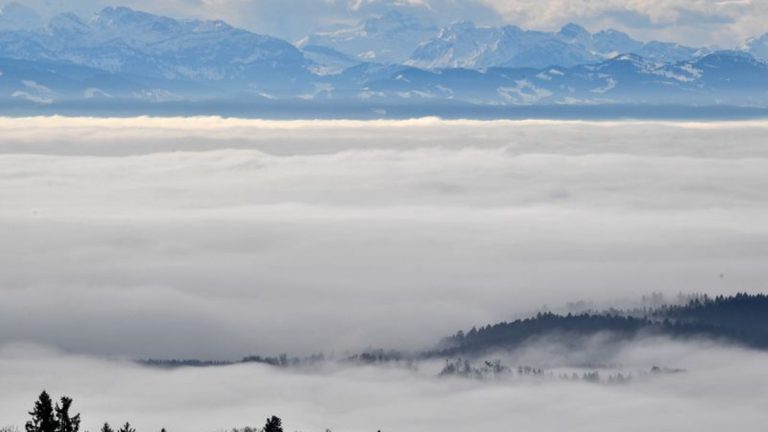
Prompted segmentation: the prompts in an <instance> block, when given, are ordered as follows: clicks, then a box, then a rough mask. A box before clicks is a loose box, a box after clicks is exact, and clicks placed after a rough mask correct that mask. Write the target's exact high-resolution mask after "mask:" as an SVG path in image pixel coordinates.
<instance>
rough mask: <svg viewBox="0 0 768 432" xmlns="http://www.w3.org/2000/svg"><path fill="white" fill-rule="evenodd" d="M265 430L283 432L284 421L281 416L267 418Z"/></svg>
mask: <svg viewBox="0 0 768 432" xmlns="http://www.w3.org/2000/svg"><path fill="white" fill-rule="evenodd" d="M264 432H283V421H282V420H280V417H277V416H272V418H269V419H267V424H265V425H264Z"/></svg>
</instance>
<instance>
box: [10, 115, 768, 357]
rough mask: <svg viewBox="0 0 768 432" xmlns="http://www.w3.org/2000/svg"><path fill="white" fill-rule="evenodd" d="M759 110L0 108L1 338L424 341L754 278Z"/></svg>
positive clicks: (119, 348)
mask: <svg viewBox="0 0 768 432" xmlns="http://www.w3.org/2000/svg"><path fill="white" fill-rule="evenodd" d="M766 133H768V122H737V123H664V122H658V123H648V122H605V123H588V122H551V121H520V122H515V121H496V122H475V121H440V120H437V119H420V120H412V121H402V122H399V121H380V122H351V121H310V122H306V121H292V122H275V121H258V120H237V119H220V118H188V119H156V118H132V119H85V118H80V119H70V118H29V119H0V136H2V139H0V173H2V176H3V181H2V182H0V202H2V203H3V204H2V205H1V206H0V224H2V226H3V233H4V234H3V241H2V245H0V264H1V265H2V267H3V269H4V271H3V272H2V274H0V283H1V284H2V285H1V288H0V289H2V294H3V302H2V303H1V304H0V344H6V343H10V342H13V341H16V342H19V341H21V342H35V343H41V344H45V345H52V346H56V347H58V348H60V349H63V350H65V351H69V352H76V353H90V354H98V355H124V356H128V357H134V358H135V357H198V358H209V359H215V358H238V357H240V356H243V355H247V354H254V353H259V354H272V353H278V352H282V351H286V352H289V353H296V354H303V353H309V352H315V351H326V352H328V351H331V350H337V351H342V350H346V349H350V350H355V349H359V348H364V347H366V346H377V347H378V346H381V347H391V348H414V349H416V348H422V347H425V346H429V345H431V344H433V343H434V342H436V341H437V340H438V339H439V338H440V337H442V336H445V335H447V334H451V333H453V332H454V331H456V330H458V329H461V328H464V329H466V328H468V327H471V326H472V325H479V324H484V323H488V322H495V321H498V320H503V319H508V318H511V317H514V316H517V315H518V314H522V313H527V312H531V311H536V310H538V309H539V308H540V307H541V305H544V304H547V305H550V306H551V307H557V306H559V305H562V304H564V303H565V302H568V301H573V300H579V299H589V300H592V299H597V300H599V301H602V302H604V303H605V304H610V303H611V302H621V301H626V300H630V299H634V298H638V297H639V296H640V295H642V294H647V293H649V292H652V291H661V292H664V293H667V294H669V295H674V294H676V293H677V292H679V291H685V292H690V291H698V292H707V293H711V294H721V293H723V294H727V293H734V292H737V291H748V292H757V291H761V290H764V289H765V280H766V276H768V270H767V269H766V268H765V265H764V263H765V261H766V258H768V225H767V224H766V223H765V221H766V220H768V219H767V217H768V192H767V191H766V189H765V184H766V183H768V148H766V147H765V145H764V138H765V136H766Z"/></svg>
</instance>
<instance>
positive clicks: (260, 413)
mask: <svg viewBox="0 0 768 432" xmlns="http://www.w3.org/2000/svg"><path fill="white" fill-rule="evenodd" d="M552 351H553V348H552V347H548V346H546V345H537V346H532V347H529V348H528V349H527V350H525V352H521V353H519V355H516V356H515V355H513V356H512V359H510V360H511V361H514V360H523V359H524V360H533V359H536V358H542V357H544V358H547V359H548V360H549V361H552V359H553V357H552ZM571 354H574V353H571ZM602 360H604V361H611V362H617V363H621V364H623V365H625V366H626V367H629V368H633V367H637V368H645V369H646V370H647V368H648V367H649V365H653V364H665V365H668V366H674V367H680V368H685V372H681V373H674V374H662V375H659V376H651V377H648V376H646V377H644V378H643V377H638V378H637V379H634V380H633V381H631V382H629V383H625V384H610V383H606V382H602V383H587V382H581V381H577V382H572V381H562V380H558V379H550V378H546V377H544V378H511V379H508V380H507V379H500V380H493V379H491V380H474V379H469V378H447V377H446V378H438V377H436V376H435V374H436V373H437V371H439V367H440V366H441V365H440V364H430V363H423V364H419V365H418V366H417V367H416V368H404V367H395V366H378V367H377V366H354V365H339V364H333V363H327V364H325V365H323V366H320V367H318V368H315V369H312V370H308V371H301V370H291V369H288V370H280V369H275V368H271V367H269V366H264V365H255V364H249V365H238V366H227V367H213V368H202V369H200V368H183V369H174V370H163V369H153V368H148V367H141V366H138V365H136V364H134V363H130V362H127V361H120V360H112V361H105V360H100V359H95V358H89V357H83V356H73V355H65V354H62V353H60V352H56V351H51V350H50V349H45V348H41V347H34V346H29V345H18V344H16V345H10V346H6V347H4V348H3V349H1V350H0V371H1V372H0V386H2V388H3V392H0V418H1V419H2V420H1V421H0V424H3V425H5V424H9V425H22V424H23V422H24V421H25V420H26V419H27V416H26V412H27V411H28V410H29V409H30V408H31V406H32V401H34V399H35V398H36V397H37V395H38V393H39V392H40V390H41V389H42V388H46V389H47V390H48V391H49V392H51V393H52V394H53V395H60V394H67V395H69V396H72V397H73V398H74V400H75V404H74V405H73V409H74V410H75V411H76V412H81V413H82V416H83V424H82V427H83V429H84V430H92V431H93V430H98V428H99V427H100V426H101V425H102V424H103V422H105V421H109V422H110V423H111V424H122V423H123V422H125V421H130V422H131V424H133V425H134V426H135V427H136V428H137V430H139V431H152V430H160V428H161V427H164V428H167V430H169V431H189V432H198V431H200V432H211V431H224V430H230V429H231V428H232V427H244V426H247V425H251V426H258V425H261V424H263V421H264V418H266V417H267V416H268V415H273V414H276V415H279V416H281V417H282V418H283V421H284V425H285V428H286V430H291V431H325V430H327V429H330V430H333V431H376V430H382V431H402V432H432V431H435V432H436V431H444V430H492V431H497V430H509V429H513V430H525V431H552V432H554V431H561V430H563V428H564V427H567V429H568V430H569V431H585V432H586V431H591V432H592V431H614V430H624V431H647V430H654V431H679V430H681V429H684V430H697V431H718V430H724V429H729V428H732V429H734V430H738V431H745V432H752V431H755V432H757V431H761V430H763V424H764V421H765V419H766V415H765V410H764V408H765V405H766V403H768V396H766V394H765V391H764V389H765V388H766V386H767V385H768V377H767V376H766V374H765V362H766V360H768V358H766V354H765V353H763V352H757V351H745V350H740V349H737V348H733V347H730V348H729V347H724V346H716V345H712V344H710V343H679V342H671V341H668V340H665V339H648V340H641V341H636V342H635V343H632V344H626V345H625V346H624V347H623V348H621V349H620V350H618V351H617V352H615V353H614V354H613V355H611V356H610V357H607V358H603V359H602ZM601 373H605V371H601Z"/></svg>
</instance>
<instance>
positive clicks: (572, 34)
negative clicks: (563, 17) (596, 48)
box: [559, 23, 592, 39]
mask: <svg viewBox="0 0 768 432" xmlns="http://www.w3.org/2000/svg"><path fill="white" fill-rule="evenodd" d="M559 33H560V35H561V36H563V37H564V38H567V39H581V38H591V37H592V33H590V32H589V31H588V30H587V29H585V28H584V27H582V26H580V25H578V24H576V23H568V24H566V25H564V26H563V27H562V28H561V29H560V32H559Z"/></svg>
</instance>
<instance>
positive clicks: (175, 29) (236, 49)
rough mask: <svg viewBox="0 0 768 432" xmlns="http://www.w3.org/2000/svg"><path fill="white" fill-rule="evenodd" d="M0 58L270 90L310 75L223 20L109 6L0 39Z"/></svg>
mask: <svg viewBox="0 0 768 432" xmlns="http://www.w3.org/2000/svg"><path fill="white" fill-rule="evenodd" d="M0 56H2V57H6V58H17V59H23V60H31V61H56V62H69V63H73V64H77V65H82V66H88V67H93V68H97V69H102V70H105V71H108V72H112V73H121V74H133V75H142V76H145V77H154V78H161V79H166V80H173V79H179V80H189V81H207V82H208V81H214V82H216V81H218V82H222V83H226V82H231V83H233V84H236V85H238V86H240V87H243V86H245V87H253V88H255V89H258V88H264V87H269V88H270V89H271V90H272V91H274V90H275V89H276V88H280V87H281V86H282V87H283V88H290V87H293V86H297V85H301V84H302V82H303V81H306V80H307V79H308V77H309V76H310V73H309V71H308V67H309V62H308V61H307V60H306V59H305V58H304V56H303V55H302V53H301V52H300V51H299V50H298V49H296V48H295V47H294V46H293V45H291V44H290V43H288V42H285V41H282V40H280V39H276V38H273V37H269V36H262V35H258V34H254V33H251V32H247V31H245V30H240V29H236V28H234V27H231V26H229V25H228V24H226V23H224V22H222V21H198V20H175V19H172V18H167V17H161V16H157V15H152V14H148V13H144V12H138V11H134V10H131V9H128V8H124V7H119V8H111V7H110V8H105V9H103V10H102V11H101V12H99V13H98V14H96V15H95V16H94V17H93V18H92V19H90V20H83V19H81V18H79V17H77V16H75V15H73V14H63V15H59V16H56V17H54V18H53V19H52V20H51V21H50V23H49V24H48V26H47V27H46V28H45V29H44V30H41V31H35V32H30V31H24V32H4V33H1V34H0Z"/></svg>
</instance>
